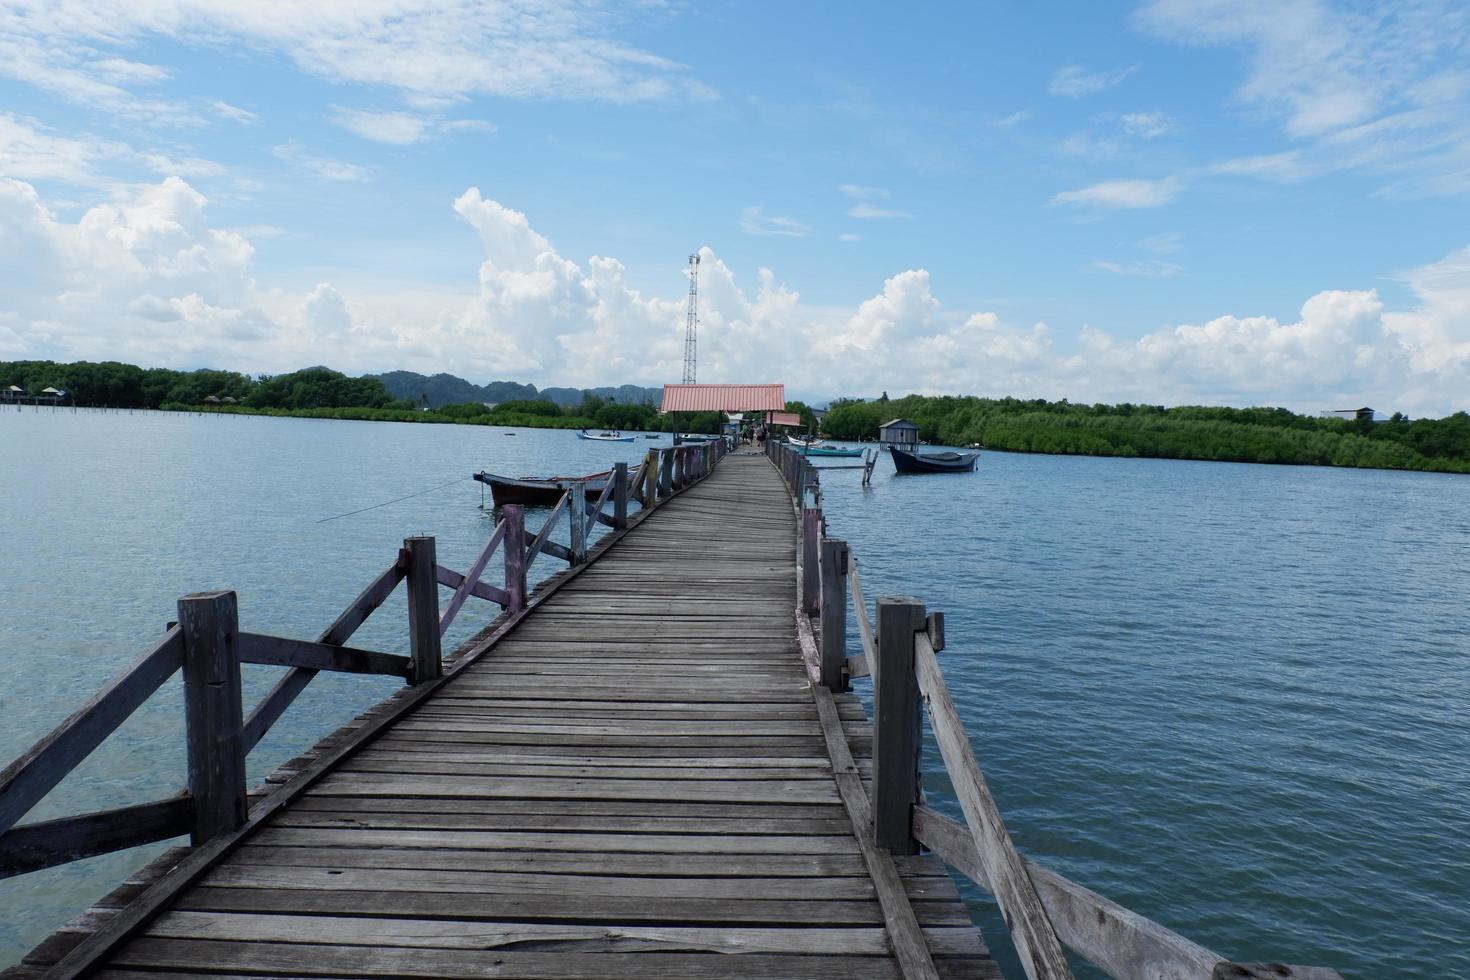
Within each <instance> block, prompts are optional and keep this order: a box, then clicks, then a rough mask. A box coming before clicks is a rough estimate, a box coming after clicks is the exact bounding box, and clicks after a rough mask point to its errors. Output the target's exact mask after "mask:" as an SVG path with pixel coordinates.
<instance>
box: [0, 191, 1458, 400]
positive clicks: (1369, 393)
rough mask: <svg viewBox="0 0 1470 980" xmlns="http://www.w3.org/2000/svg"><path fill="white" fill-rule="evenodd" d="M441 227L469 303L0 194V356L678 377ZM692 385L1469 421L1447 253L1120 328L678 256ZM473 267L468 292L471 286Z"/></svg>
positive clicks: (541, 248)
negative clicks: (1410, 297) (1241, 307)
mask: <svg viewBox="0 0 1470 980" xmlns="http://www.w3.org/2000/svg"><path fill="white" fill-rule="evenodd" d="M453 213H454V214H455V215H457V216H458V217H459V219H460V220H463V221H465V222H466V223H467V224H468V225H469V226H470V227H472V228H473V229H474V230H475V232H476V233H477V235H478V238H479V248H478V256H477V257H476V258H477V259H478V261H479V269H478V275H477V276H474V273H473V271H472V270H473V266H474V260H473V259H470V258H469V257H467V259H468V261H467V262H466V266H465V277H466V280H467V282H466V284H467V285H471V284H472V283H473V285H472V288H470V289H468V290H466V291H462V292H453V291H445V290H443V289H437V290H436V289H428V288H425V289H421V290H416V291H415V290H411V289H409V290H401V291H397V292H384V293H382V294H376V293H373V292H370V291H364V290H356V291H354V290H350V289H346V288H343V287H342V286H341V285H339V284H332V283H325V282H324V283H319V284H317V285H315V286H314V287H313V288H312V289H310V290H308V291H307V292H305V293H295V294H292V293H289V292H283V291H281V290H278V289H272V288H270V287H268V286H262V285H260V284H257V282H256V281H255V278H254V273H253V272H252V269H251V265H252V257H253V248H252V247H251V245H250V243H249V241H248V240H247V239H246V238H245V237H244V236H243V235H241V234H239V233H237V232H231V231H225V230H221V229H217V228H214V227H212V226H211V225H210V222H209V220H208V216H207V213H206V202H205V200H204V198H203V196H202V195H201V194H199V193H198V192H197V191H196V190H194V189H193V188H191V187H190V186H189V185H188V184H186V183H185V182H183V181H181V180H178V179H173V178H171V179H169V180H166V181H164V182H162V183H161V184H157V185H154V186H151V187H146V188H141V189H134V190H133V191H132V192H131V193H130V194H128V195H126V196H123V197H120V198H119V199H118V200H116V201H113V202H112V203H108V204H102V205H98V206H96V207H93V208H91V209H90V210H88V211H86V213H85V214H83V215H82V216H81V217H80V218H79V219H77V220H76V221H74V222H72V221H63V220H60V219H58V218H57V217H56V216H55V214H54V213H53V212H52V211H51V210H50V209H48V208H47V207H46V206H45V205H44V203H43V202H42V200H41V198H40V196H39V195H38V194H37V193H36V191H35V190H34V188H32V187H31V186H30V185H28V184H26V183H23V182H20V181H16V180H10V179H4V180H0V297H3V301H0V358H12V357H59V358H78V359H81V358H86V359H102V358H109V357H114V358H119V359H123V360H128V361H133V362H143V363H147V364H162V365H175V366H198V365H201V364H212V365H218V366H228V367H233V368H236V369H239V370H245V371H252V372H255V371H271V372H275V371H282V370H290V369H294V368H297V367H300V366H302V365H306V364H316V363H326V364H330V365H333V366H335V367H337V368H339V369H341V370H347V371H351V372H362V371H370V370H371V371H380V370H388V369H393V368H406V369H410V370H421V371H426V372H429V373H432V372H435V371H450V372H452V373H456V374H460V375H462V376H466V377H470V378H473V379H477V380H482V381H483V380H490V379H493V378H514V379H519V380H525V381H533V382H535V383H538V384H548V383H559V384H601V383H608V382H638V383H645V384H650V383H658V382H660V381H663V380H667V379H668V378H671V377H676V376H677V375H678V370H679V364H680V356H681V340H682V330H683V313H684V290H683V283H682V281H681V280H680V278H679V277H678V276H677V275H674V274H672V270H671V275H670V276H669V282H668V287H667V290H666V292H665V295H662V296H655V295H648V294H645V293H642V292H640V291H639V290H635V289H633V288H631V287H630V286H629V285H628V283H627V280H626V276H625V274H624V270H623V266H622V264H621V263H619V262H618V261H617V260H616V259H613V258H609V257H605V256H594V257H592V258H591V259H589V260H587V261H586V262H585V263H581V264H579V263H577V262H574V261H572V260H570V259H568V258H566V257H564V256H562V255H561V254H559V253H558V252H557V250H556V248H555V247H554V246H553V245H552V243H551V242H550V241H548V240H547V238H546V237H545V236H544V235H542V234H540V233H539V232H538V231H536V229H535V228H534V227H533V226H532V224H531V222H530V221H529V220H528V219H527V217H526V216H525V215H524V214H522V213H520V212H517V211H515V210H513V209H511V208H507V207H505V206H504V205H502V204H500V203H499V202H496V201H494V200H491V199H489V198H486V197H484V196H483V195H481V194H480V193H479V191H477V190H475V189H473V188H472V189H470V190H468V191H466V192H465V193H464V194H463V195H461V196H460V197H459V198H458V199H457V200H455V202H454V204H453ZM700 255H701V260H702V261H701V266H700V273H701V278H700V284H701V290H700V293H701V299H702V308H701V316H702V321H703V329H702V331H701V335H700V375H701V377H703V378H705V379H706V380H710V381H750V380H762V379H765V378H768V377H769V355H768V352H769V350H770V349H771V347H772V345H773V344H779V345H780V346H781V349H782V351H783V354H784V356H786V358H787V363H788V364H790V365H796V366H798V368H799V370H798V371H797V373H795V374H792V375H789V376H788V377H787V378H786V379H785V380H786V381H787V382H788V385H789V387H790V389H791V390H793V392H800V393H804V394H807V393H809V394H810V395H812V396H823V395H836V394H842V393H855V392H856V393H862V392H871V391H874V390H877V389H879V388H887V389H888V390H890V391H923V392H974V393H980V394H990V395H1004V394H1016V395H1020V396H1035V395H1046V396H1049V397H1064V396H1065V397H1068V398H1072V399H1076V400H1089V401H1090V400H1105V401H1119V400H1126V401H1145V402H1150V403H1181V402H1196V403H1198V402H1211V403H1230V404H1285V405H1287V406H1289V407H1294V408H1298V409H1301V410H1315V409H1318V408H1321V407H1324V406H1329V407H1336V406H1339V405H1340V404H1371V405H1374V406H1375V407H1377V408H1380V409H1384V410H1388V411H1393V410H1404V411H1408V412H1410V413H1411V414H1442V413H1444V412H1447V411H1450V410H1454V409H1470V248H1466V249H1464V250H1461V251H1458V252H1455V253H1452V254H1451V255H1449V256H1446V257H1445V259H1443V260H1442V261H1440V262H1437V263H1434V264H1432V265H1427V266H1424V267H1422V268H1420V269H1416V270H1412V271H1410V272H1407V273H1404V274H1403V275H1402V277H1401V278H1402V281H1403V282H1404V283H1405V284H1406V285H1407V286H1408V288H1409V289H1410V290H1411V291H1412V292H1413V294H1414V296H1415V297H1416V299H1415V301H1414V303H1413V304H1411V305H1410V306H1409V307H1408V308H1405V309H1401V310H1387V309H1385V306H1384V303H1383V301H1382V299H1381V298H1380V297H1379V296H1378V295H1377V294H1376V293H1375V292H1373V291H1371V290H1346V289H1339V290H1325V291H1322V292H1319V293H1317V294H1316V295H1314V296H1311V297H1310V298H1308V299H1307V301H1306V302H1305V303H1303V305H1302V307H1301V310H1300V313H1299V314H1298V315H1297V316H1296V317H1295V318H1294V319H1290V320H1278V319H1276V318H1274V317H1271V316H1263V315H1235V314H1231V315H1225V316H1219V317H1215V318H1213V319H1210V320H1207V321H1205V322H1203V323H1199V324H1184V325H1179V326H1167V327H1163V328H1161V329H1157V330H1153V331H1151V332H1148V333H1145V334H1143V335H1142V336H1137V337H1129V336H1125V335H1123V334H1121V333H1117V332H1110V331H1107V330H1103V329H1100V328H1098V327H1092V326H1089V327H1083V328H1082V329H1081V330H1080V332H1078V333H1077V334H1076V336H1075V337H1072V336H1068V337H1066V338H1058V337H1057V336H1056V331H1054V330H1053V329H1051V328H1050V327H1048V326H1047V325H1046V324H1041V323H1037V324H1030V325H1025V324H1013V323H1009V322H1007V321H1006V320H1004V319H1003V318H1002V317H1000V316H999V315H997V314H996V313H994V312H991V311H986V310H983V309H982V310H979V311H974V310H963V309H955V308H951V307H948V306H946V305H945V304H944V303H943V302H941V300H940V298H939V297H938V296H937V295H936V293H935V292H934V288H933V284H932V282H931V277H930V274H929V273H928V272H927V271H926V270H924V269H908V270H904V271H901V272H899V273H897V274H896V275H893V276H890V277H889V278H888V279H886V280H885V281H884V282H883V284H882V286H881V289H879V290H878V291H877V292H875V294H874V295H872V296H870V297H869V298H867V299H865V300H863V301H861V302H859V303H856V304H855V305H852V306H846V307H836V308H833V307H817V306H813V305H810V304H807V303H803V302H802V298H801V295H800V294H799V293H798V292H797V291H795V290H794V289H791V288H789V287H788V286H787V285H785V284H784V283H782V282H781V281H780V280H779V279H778V278H777V277H776V275H775V273H773V272H771V271H770V270H768V269H759V270H757V271H756V274H755V278H754V281H753V284H752V285H751V287H750V288H747V287H746V286H743V285H742V283H741V281H740V279H739V277H737V275H736V274H735V272H734V271H733V270H731V269H730V268H729V267H728V266H727V265H726V264H725V263H724V262H723V261H722V260H721V259H720V258H719V257H718V256H717V255H715V254H714V253H713V252H711V251H710V250H709V249H707V248H706V249H702V250H701V252H700ZM472 276H474V278H473V279H471V277H472Z"/></svg>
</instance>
